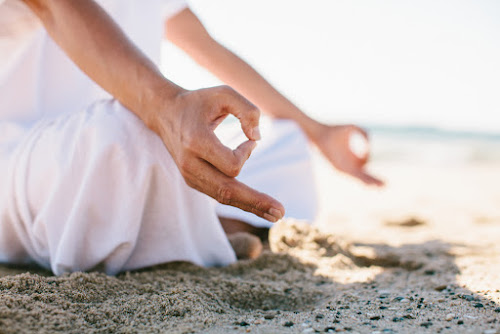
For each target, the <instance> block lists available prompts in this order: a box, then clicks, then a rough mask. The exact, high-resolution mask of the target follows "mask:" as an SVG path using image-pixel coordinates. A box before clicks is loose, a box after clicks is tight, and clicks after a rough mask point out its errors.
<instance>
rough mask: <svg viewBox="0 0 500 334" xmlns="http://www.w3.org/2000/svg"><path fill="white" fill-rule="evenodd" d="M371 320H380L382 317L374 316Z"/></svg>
mask: <svg viewBox="0 0 500 334" xmlns="http://www.w3.org/2000/svg"><path fill="white" fill-rule="evenodd" d="M370 320H380V316H379V315H374V316H373V317H370Z"/></svg>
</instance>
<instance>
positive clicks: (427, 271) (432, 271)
mask: <svg viewBox="0 0 500 334" xmlns="http://www.w3.org/2000/svg"><path fill="white" fill-rule="evenodd" d="M435 273H436V271H435V270H434V269H427V270H426V271H424V274H426V275H429V276H431V275H434V274H435Z"/></svg>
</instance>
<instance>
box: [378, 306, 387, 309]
mask: <svg viewBox="0 0 500 334" xmlns="http://www.w3.org/2000/svg"><path fill="white" fill-rule="evenodd" d="M386 308H387V306H380V307H379V309H381V310H385V309H386Z"/></svg>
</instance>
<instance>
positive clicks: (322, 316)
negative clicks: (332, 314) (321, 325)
mask: <svg viewBox="0 0 500 334" xmlns="http://www.w3.org/2000/svg"><path fill="white" fill-rule="evenodd" d="M324 317H325V316H324V315H323V314H321V313H320V314H316V319H323V318H324Z"/></svg>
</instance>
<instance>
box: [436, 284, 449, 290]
mask: <svg viewBox="0 0 500 334" xmlns="http://www.w3.org/2000/svg"><path fill="white" fill-rule="evenodd" d="M446 288H447V286H446V285H438V286H436V287H435V288H434V290H436V291H443V290H445V289H446Z"/></svg>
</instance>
